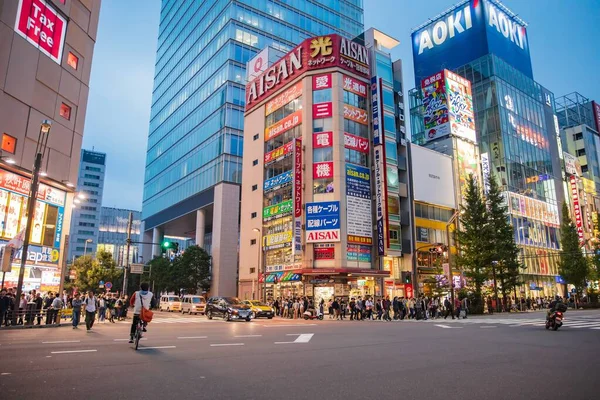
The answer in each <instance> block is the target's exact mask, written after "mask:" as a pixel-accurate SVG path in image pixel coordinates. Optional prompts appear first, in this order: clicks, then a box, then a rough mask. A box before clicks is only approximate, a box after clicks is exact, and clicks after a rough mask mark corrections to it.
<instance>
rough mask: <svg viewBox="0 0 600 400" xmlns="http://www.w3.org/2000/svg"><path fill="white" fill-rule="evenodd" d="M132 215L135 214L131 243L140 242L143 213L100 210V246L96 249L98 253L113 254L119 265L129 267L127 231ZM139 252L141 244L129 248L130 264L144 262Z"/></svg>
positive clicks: (109, 209)
mask: <svg viewBox="0 0 600 400" xmlns="http://www.w3.org/2000/svg"><path fill="white" fill-rule="evenodd" d="M130 213H133V220H132V224H131V241H132V242H140V232H141V230H140V227H141V224H142V213H141V212H139V211H134V210H125V209H122V208H112V207H102V208H101V210H100V220H99V228H98V240H97V242H98V245H97V247H96V249H97V251H107V252H109V253H110V254H112V256H113V259H114V260H115V262H116V263H117V265H127V263H126V262H125V260H127V229H128V225H129V214H130ZM139 250H140V244H139V243H132V244H131V246H130V248H129V264H131V263H143V262H144V259H143V258H142V256H141V254H140V251H139ZM148 261H149V260H148Z"/></svg>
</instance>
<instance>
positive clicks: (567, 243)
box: [558, 203, 590, 296]
mask: <svg viewBox="0 0 600 400" xmlns="http://www.w3.org/2000/svg"><path fill="white" fill-rule="evenodd" d="M562 214H563V217H562V223H561V226H560V247H561V250H560V260H559V262H558V273H559V274H560V275H561V276H562V277H563V279H564V280H565V281H567V282H568V283H570V284H572V285H573V286H575V289H576V290H577V293H578V294H579V295H580V296H581V293H582V292H583V289H584V288H585V286H586V279H587V278H588V276H589V273H590V262H589V260H588V259H587V258H586V257H585V255H584V254H583V253H582V252H581V243H580V240H579V235H578V233H577V228H576V227H575V224H574V223H573V221H572V220H571V217H570V216H569V208H568V207H567V203H563V206H562ZM565 296H566V286H565Z"/></svg>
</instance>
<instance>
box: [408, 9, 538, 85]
mask: <svg viewBox="0 0 600 400" xmlns="http://www.w3.org/2000/svg"><path fill="white" fill-rule="evenodd" d="M412 43H413V58H414V68H415V82H416V85H417V86H418V85H419V83H420V82H421V80H422V79H424V78H427V77H428V76H431V75H433V74H434V73H436V72H437V71H438V70H440V69H442V68H446V69H449V70H453V69H455V68H458V67H460V66H462V65H465V64H468V63H469V62H471V61H474V60H476V59H478V58H480V57H483V56H484V55H486V54H490V53H493V54H495V55H497V56H498V57H500V58H501V59H503V60H504V61H506V62H508V63H509V64H510V65H512V66H513V67H515V68H516V69H518V70H519V71H521V72H522V73H524V74H525V75H527V76H528V77H530V78H533V72H532V68H531V57H530V55H529V42H528V40H527V29H526V25H525V24H524V22H523V21H521V20H520V19H519V18H517V17H516V16H514V14H513V13H512V12H511V11H510V10H508V9H507V8H506V7H505V6H503V5H502V4H501V3H499V2H497V1H495V0H466V1H463V2H461V3H459V4H458V5H456V6H455V7H453V8H451V9H450V10H449V11H447V12H445V13H443V14H441V15H440V16H439V17H438V18H437V19H436V20H433V21H432V22H430V23H428V24H427V25H424V26H422V27H420V28H418V29H416V30H415V31H414V32H413V33H412Z"/></svg>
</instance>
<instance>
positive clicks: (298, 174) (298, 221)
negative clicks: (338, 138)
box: [294, 139, 302, 255]
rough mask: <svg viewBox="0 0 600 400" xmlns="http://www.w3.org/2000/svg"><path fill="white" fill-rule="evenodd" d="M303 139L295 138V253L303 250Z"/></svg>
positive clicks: (297, 253) (298, 253)
mask: <svg viewBox="0 0 600 400" xmlns="http://www.w3.org/2000/svg"><path fill="white" fill-rule="evenodd" d="M301 217H302V140H300V139H295V140H294V254H295V255H300V253H301V252H302V218H301Z"/></svg>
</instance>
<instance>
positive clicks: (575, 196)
mask: <svg viewBox="0 0 600 400" xmlns="http://www.w3.org/2000/svg"><path fill="white" fill-rule="evenodd" d="M569 181H570V183H571V199H572V200H573V215H574V216H575V226H576V227H577V235H578V236H579V242H580V244H581V245H583V244H584V243H583V218H582V216H581V206H580V205H579V188H578V187H577V178H576V177H575V176H574V175H571V177H570V178H569Z"/></svg>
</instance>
